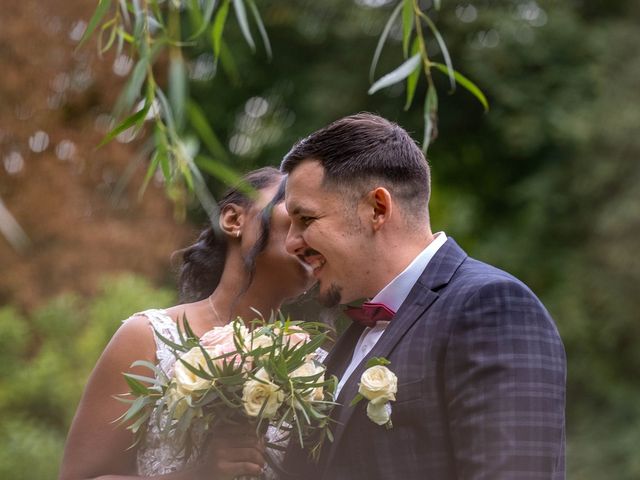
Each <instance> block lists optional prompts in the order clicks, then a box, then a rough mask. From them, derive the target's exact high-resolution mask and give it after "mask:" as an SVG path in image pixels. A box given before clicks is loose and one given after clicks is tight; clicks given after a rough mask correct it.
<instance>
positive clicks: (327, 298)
mask: <svg viewBox="0 0 640 480" xmlns="http://www.w3.org/2000/svg"><path fill="white" fill-rule="evenodd" d="M316 299H317V300H318V302H320V303H321V304H322V305H324V306H325V307H328V308H332V307H335V306H336V305H339V304H340V303H341V300H342V287H340V286H338V285H336V284H335V283H332V284H331V285H329V288H327V289H326V290H324V289H323V288H322V285H320V288H319V289H318V293H317V294H316Z"/></svg>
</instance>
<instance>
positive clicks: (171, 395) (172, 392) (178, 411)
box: [167, 387, 189, 420]
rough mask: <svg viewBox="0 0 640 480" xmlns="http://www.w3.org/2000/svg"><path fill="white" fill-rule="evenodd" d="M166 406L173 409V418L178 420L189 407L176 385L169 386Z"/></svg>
mask: <svg viewBox="0 0 640 480" xmlns="http://www.w3.org/2000/svg"><path fill="white" fill-rule="evenodd" d="M167 406H168V407H169V409H170V410H173V418H175V419H176V420H178V419H180V418H181V417H182V415H184V413H185V412H186V411H187V409H188V408H189V402H188V400H187V397H185V396H184V395H183V394H182V393H180V390H179V389H178V388H177V387H176V388H174V387H171V388H169V392H168V396H167Z"/></svg>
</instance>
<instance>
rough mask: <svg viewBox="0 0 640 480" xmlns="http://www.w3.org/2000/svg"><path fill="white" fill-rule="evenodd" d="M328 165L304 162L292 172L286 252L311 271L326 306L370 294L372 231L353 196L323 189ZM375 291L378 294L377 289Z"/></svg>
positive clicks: (289, 179)
mask: <svg viewBox="0 0 640 480" xmlns="http://www.w3.org/2000/svg"><path fill="white" fill-rule="evenodd" d="M323 178H324V168H323V167H322V166H321V165H320V163H319V162H317V161H313V160H306V161H304V162H302V163H301V164H300V165H299V166H297V167H296V168H295V169H294V170H293V172H291V174H290V175H289V178H288V180H287V190H286V195H285V205H286V207H287V211H288V213H289V216H290V217H291V227H290V229H289V234H288V235H287V239H286V248H287V251H288V252H289V253H291V254H293V255H297V256H298V258H300V259H301V260H302V261H303V262H305V263H307V264H308V265H309V266H310V267H311V268H312V269H313V276H314V278H315V279H316V281H317V282H318V284H319V294H318V299H319V300H320V301H321V302H322V303H324V304H325V305H327V306H334V305H337V304H338V303H348V302H351V301H353V300H356V299H358V298H362V297H365V296H368V295H369V293H370V292H368V291H366V284H367V282H366V278H367V272H368V269H369V268H368V266H369V265H370V262H371V261H372V258H371V256H372V252H371V243H372V239H371V233H370V232H368V230H367V227H366V224H365V222H363V211H362V209H360V208H359V207H358V206H354V205H353V203H354V202H353V200H352V199H350V198H348V197H347V196H345V195H344V194H342V193H340V191H337V190H334V189H327V188H325V187H323V185H322V181H323ZM374 293H375V292H374Z"/></svg>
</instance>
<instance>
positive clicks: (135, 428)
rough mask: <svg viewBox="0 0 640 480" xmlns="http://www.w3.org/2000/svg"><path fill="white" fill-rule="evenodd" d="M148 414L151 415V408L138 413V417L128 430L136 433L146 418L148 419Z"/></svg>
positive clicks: (145, 421) (144, 423)
mask: <svg viewBox="0 0 640 480" xmlns="http://www.w3.org/2000/svg"><path fill="white" fill-rule="evenodd" d="M150 416H151V410H150V409H148V410H147V411H146V412H144V413H143V414H142V415H140V417H139V418H138V419H137V420H136V421H135V422H134V423H133V424H131V425H130V426H129V430H131V431H132V432H133V433H138V430H139V429H140V427H141V426H143V425H146V423H147V420H148V419H149V417H150ZM134 445H135V444H134Z"/></svg>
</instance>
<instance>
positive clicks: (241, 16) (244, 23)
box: [233, 0, 256, 52]
mask: <svg viewBox="0 0 640 480" xmlns="http://www.w3.org/2000/svg"><path fill="white" fill-rule="evenodd" d="M233 9H234V10H235V12H236V17H237V18H238V23H239V24H240V30H241V31H242V35H243V36H244V39H245V40H246V41H247V44H248V45H249V47H250V48H251V51H252V52H255V51H256V44H255V42H254V41H253V36H252V35H251V29H250V28H249V20H248V19H247V10H246V9H245V6H244V1H243V0H233Z"/></svg>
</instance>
